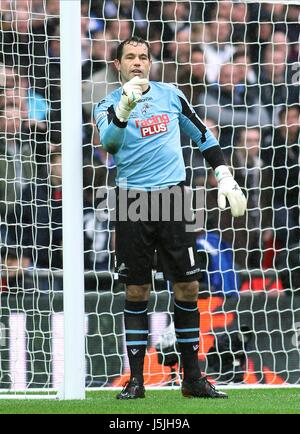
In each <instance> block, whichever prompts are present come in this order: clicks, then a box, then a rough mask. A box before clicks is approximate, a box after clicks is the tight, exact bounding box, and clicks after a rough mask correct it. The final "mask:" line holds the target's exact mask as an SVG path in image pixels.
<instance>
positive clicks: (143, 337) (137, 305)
mask: <svg viewBox="0 0 300 434" xmlns="http://www.w3.org/2000/svg"><path fill="white" fill-rule="evenodd" d="M147 309H148V301H138V302H136V301H128V300H125V309H124V322H125V334H126V347H127V354H128V359H129V366H130V373H131V378H132V377H135V378H136V379H137V380H138V382H139V383H140V384H143V383H144V377H143V371H144V359H145V353H146V347H147V339H148V334H149V328H148V327H149V326H148V310H147Z"/></svg>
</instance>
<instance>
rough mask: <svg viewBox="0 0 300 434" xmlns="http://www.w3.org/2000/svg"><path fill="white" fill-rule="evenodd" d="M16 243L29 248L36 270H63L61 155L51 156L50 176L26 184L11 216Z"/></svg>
mask: <svg viewBox="0 0 300 434" xmlns="http://www.w3.org/2000/svg"><path fill="white" fill-rule="evenodd" d="M11 222H12V226H11V227H13V228H14V235H11V237H12V238H13V236H14V237H15V244H16V245H20V246H22V247H26V248H27V251H28V252H30V258H31V263H32V265H33V266H34V267H39V268H45V269H51V268H58V269H61V268H62V192H61V155H60V153H55V154H51V158H50V167H49V177H48V179H47V180H45V179H40V178H38V179H36V180H35V182H31V183H27V185H26V187H25V188H24V190H23V193H22V198H21V201H19V202H18V203H17V204H16V209H15V212H14V213H13V215H11Z"/></svg>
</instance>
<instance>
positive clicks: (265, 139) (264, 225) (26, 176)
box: [0, 0, 300, 389]
mask: <svg viewBox="0 0 300 434" xmlns="http://www.w3.org/2000/svg"><path fill="white" fill-rule="evenodd" d="M16 6H17V7H16ZM299 12H300V7H299V6H297V5H293V4H291V5H284V4H278V3H271V2H267V3H257V2H256V3H246V2H234V1H226V0H224V1H217V2H210V1H206V2H202V1H177V2H175V1H163V2H160V1H149V2H145V1H136V2H133V1H119V2H117V1H109V0H108V1H100V0H99V1H98V0H87V1H82V90H83V110H82V114H83V118H82V119H83V123H82V129H83V162H84V167H83V174H84V191H83V194H84V237H85V238H84V240H85V255H84V262H85V271H86V272H85V282H86V285H85V290H86V324H87V326H86V332H87V357H86V360H87V385H89V386H98V385H114V384H120V383H121V382H123V380H124V379H125V378H126V375H127V362H126V356H125V347H124V340H123V338H124V336H123V330H122V324H121V312H122V296H123V295H122V288H121V287H120V285H118V282H113V280H112V276H111V274H110V272H112V271H113V251H114V243H113V228H111V227H110V226H109V223H108V221H107V219H105V215H104V216H102V218H101V219H99V218H98V217H99V216H97V213H96V212H95V210H96V208H97V200H96V192H97V188H99V187H100V186H103V185H106V186H113V185H114V183H113V179H114V173H115V167H114V162H113V159H112V157H111V156H109V155H107V154H106V153H105V151H104V150H103V149H102V148H101V147H100V146H99V145H100V143H99V137H98V133H97V131H96V130H95V127H94V122H93V118H92V108H93V104H94V103H96V102H98V101H100V100H101V99H102V98H103V97H104V96H105V95H106V94H107V93H108V92H110V91H111V90H113V89H114V88H116V87H117V86H119V83H118V77H117V75H116V73H115V70H114V68H113V65H112V61H111V60H109V61H108V60H107V59H113V53H114V49H115V47H116V45H117V44H118V42H119V41H120V40H123V39H126V38H127V37H129V36H131V35H132V34H136V35H139V36H142V37H144V38H145V39H147V40H149V42H150V45H151V51H152V56H153V68H152V72H151V77H150V78H151V79H154V80H162V81H165V82H170V83H174V84H176V85H178V86H179V88H181V89H182V91H183V92H184V93H185V95H186V97H187V98H188V99H189V101H190V102H191V103H192V104H193V105H194V107H195V109H196V110H197V112H198V113H199V115H200V117H201V118H202V119H203V120H204V122H206V124H207V126H209V127H210V128H211V130H212V132H213V133H214V134H215V135H216V136H217V137H218V139H219V141H220V144H221V146H222V148H223V150H224V153H225V155H226V158H227V162H228V164H229V165H230V166H232V168H233V171H234V174H235V177H236V179H237V180H238V182H239V184H240V185H241V186H242V187H244V188H245V189H246V190H247V193H248V198H249V209H248V212H247V215H246V217H245V218H242V219H238V220H236V221H233V220H232V219H231V217H230V215H229V213H228V212H227V211H226V212H225V213H222V214H221V213H220V212H219V210H218V209H217V207H216V184H215V181H214V178H213V176H212V173H211V172H210V170H209V168H207V167H205V162H204V161H203V159H202V157H201V155H200V153H198V152H197V150H196V149H194V147H193V146H191V144H190V143H189V141H188V140H187V138H186V137H184V136H183V137H182V143H183V153H184V158H185V162H186V168H187V185H190V186H191V187H193V188H203V189H204V194H205V201H206V204H207V212H206V216H205V228H204V229H205V230H203V231H201V232H200V233H199V237H198V247H199V254H200V255H201V257H202V259H203V264H204V266H205V267H204V269H205V271H204V273H203V279H202V280H201V294H200V298H199V305H200V307H201V346H200V351H199V359H200V362H201V364H202V366H203V368H204V370H205V371H207V372H208V373H209V374H211V375H212V378H215V379H217V380H221V381H244V382H246V383H257V382H258V383H272V384H281V383H282V382H291V383H298V382H299V370H300V368H299V349H298V348H299V339H298V336H299V328H300V318H299V315H300V301H299V286H300V282H299V275H300V270H299V269H300V261H299V32H300V30H299V28H300V25H299ZM0 13H1V59H0V61H1V65H0V87H1V89H0V91H1V94H0V125H1V128H0V131H1V140H0V215H1V240H0V241H1V294H0V297H1V320H0V322H1V346H0V355H1V356H0V363H1V383H0V385H1V387H2V388H12V389H22V388H24V387H26V386H29V387H40V386H42V387H44V386H45V385H47V386H53V387H56V386H57V384H58V383H59V381H60V378H61V366H62V354H61V351H62V345H63V344H62V341H63V336H62V334H61V328H62V317H61V311H62V295H61V291H62V274H61V271H60V270H61V268H62V228H61V207H62V198H61V156H60V146H61V124H60V121H61V119H60V103H61V98H60V41H59V34H60V33H59V32H60V31H59V1H58V0H47V1H46V2H45V1H42V0H32V1H27V0H17V2H14V1H11V0H2V2H1V10H0ZM70 75H71V73H70ZM103 217H104V218H103ZM153 286H154V288H153V289H154V292H153V294H152V298H153V300H152V302H153V303H152V305H153V308H154V314H153V315H151V318H153V321H152V322H151V324H152V327H151V339H150V342H149V349H148V358H147V362H146V371H147V372H148V374H149V375H148V377H147V383H148V384H157V383H161V384H166V382H168V381H169V380H170V368H169V367H164V366H162V365H161V364H159V363H158V357H157V356H158V354H157V350H156V348H155V347H156V344H157V342H158V338H159V334H160V333H161V332H163V329H164V327H165V326H166V325H167V324H168V323H169V320H170V315H169V312H171V311H172V305H171V303H170V298H169V293H168V291H167V290H166V285H165V284H164V283H163V282H161V281H159V280H157V281H155V282H154V285H153ZM112 299H113V300H114V304H112ZM243 327H246V330H250V331H251V332H252V335H251V340H250V342H249V344H248V345H246V346H245V342H244V341H243V339H242V341H241V342H242V343H241V345H242V350H241V348H238V349H236V348H234V346H233V342H234V340H233V339H234V336H235V333H236V332H239V331H240V330H241V329H242V328H243ZM222 336H223V337H224V336H225V338H227V341H228V346H227V347H226V346H225V347H224V346H223V347H222V346H220V347H218V348H215V349H214V350H213V351H214V354H215V355H217V354H221V355H222V354H223V355H224V356H225V355H226V354H227V355H228V352H229V353H230V354H231V355H232V354H233V355H234V360H231V362H230V363H229V366H228V365H225V358H220V356H218V355H217V358H219V359H218V360H219V365H221V367H223V368H224V367H225V368H224V369H227V371H225V372H220V370H218V369H217V368H216V365H215V364H214V365H211V366H209V364H208V358H207V357H205V355H206V354H207V352H208V351H209V350H210V349H211V348H212V347H213V346H214V344H215V342H216V340H218V338H220V337H222ZM225 340H226V339H225ZM223 344H224V341H223ZM216 350H217V351H216ZM239 353H242V354H241V356H242V357H243V356H246V360H245V361H244V362H243V364H242V365H239V363H240V360H241V359H239ZM164 357H165V356H164ZM215 363H217V362H216V361H215ZM234 366H235V367H234ZM239 366H240V371H241V372H242V378H241V377H240V376H236V373H237V372H236V367H239ZM176 369H177V366H176V365H175V370H176ZM121 374H123V376H120V375H121Z"/></svg>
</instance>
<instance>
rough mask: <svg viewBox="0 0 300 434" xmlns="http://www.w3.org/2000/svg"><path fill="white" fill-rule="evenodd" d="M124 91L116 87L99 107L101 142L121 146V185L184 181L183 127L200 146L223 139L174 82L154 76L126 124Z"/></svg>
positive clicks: (117, 158) (117, 156)
mask: <svg viewBox="0 0 300 434" xmlns="http://www.w3.org/2000/svg"><path fill="white" fill-rule="evenodd" d="M121 92H122V88H121V87H120V88H118V89H116V90H115V91H114V92H112V93H111V94H110V95H108V96H107V97H106V98H105V99H104V100H102V101H100V103H99V104H98V105H97V106H96V107H95V112H94V116H95V121H96V125H97V127H98V130H99V133H100V142H101V144H102V146H103V147H104V148H105V149H106V150H108V151H109V152H112V151H111V149H112V148H113V149H114V150H115V151H116V152H115V151H114V152H115V153H114V159H115V163H116V166H117V177H116V184H117V185H118V186H119V187H122V188H127V189H131V188H134V189H140V190H151V189H159V188H165V187H169V186H172V185H176V184H178V183H180V182H181V181H184V180H185V178H186V172H185V165H184V160H183V155H182V147H181V142H180V129H181V130H182V131H183V132H184V133H186V134H187V135H188V136H189V137H190V138H191V139H192V140H193V141H194V142H195V143H197V145H198V146H199V149H200V150H201V151H205V150H206V149H208V148H210V147H213V146H218V145H219V143H218V141H217V140H216V139H215V138H214V136H213V135H212V133H211V132H210V131H209V130H208V129H207V128H206V127H205V126H204V125H203V124H202V122H201V121H200V119H199V118H198V117H197V115H196V113H195V111H194V109H193V108H192V107H191V106H190V104H189V103H188V102H187V100H186V98H185V96H184V94H183V93H182V92H181V91H180V90H178V89H177V88H176V87H175V86H173V85H171V84H165V83H159V82H154V81H151V82H150V83H149V88H148V90H147V91H146V92H144V93H143V96H142V98H141V100H140V101H139V102H138V104H137V105H136V107H135V109H134V110H133V111H132V112H131V114H130V118H129V120H128V123H127V125H126V123H124V124H123V125H122V123H120V122H118V121H116V120H115V108H116V105H117V104H118V102H119V101H120V98H121Z"/></svg>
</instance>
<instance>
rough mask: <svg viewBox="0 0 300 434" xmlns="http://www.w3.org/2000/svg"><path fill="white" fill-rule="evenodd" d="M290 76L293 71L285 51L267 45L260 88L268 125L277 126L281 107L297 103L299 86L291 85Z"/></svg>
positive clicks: (272, 45)
mask: <svg viewBox="0 0 300 434" xmlns="http://www.w3.org/2000/svg"><path fill="white" fill-rule="evenodd" d="M292 76H293V69H292V68H291V65H287V55H286V52H285V50H282V49H281V48H279V47H278V49H277V46H276V45H274V44H268V45H267V46H266V49H265V56H264V63H263V64H262V65H261V73H260V88H261V95H262V102H263V104H264V106H265V107H266V109H267V111H268V116H269V120H268V123H269V124H270V125H275V126H278V124H279V112H280V110H281V108H282V106H284V105H286V104H288V103H290V104H292V103H297V102H299V86H297V85H294V84H293V80H292Z"/></svg>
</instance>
